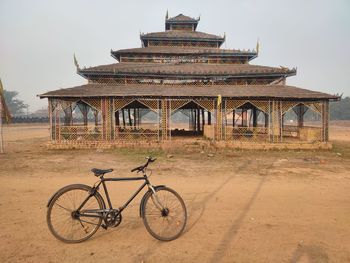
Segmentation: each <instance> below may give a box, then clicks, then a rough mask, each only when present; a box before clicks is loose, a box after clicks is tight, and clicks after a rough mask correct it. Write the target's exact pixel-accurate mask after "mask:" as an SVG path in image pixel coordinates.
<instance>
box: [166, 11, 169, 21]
mask: <svg viewBox="0 0 350 263" xmlns="http://www.w3.org/2000/svg"><path fill="white" fill-rule="evenodd" d="M168 19H169V12H168V9H167V10H166V15H165V20H168Z"/></svg>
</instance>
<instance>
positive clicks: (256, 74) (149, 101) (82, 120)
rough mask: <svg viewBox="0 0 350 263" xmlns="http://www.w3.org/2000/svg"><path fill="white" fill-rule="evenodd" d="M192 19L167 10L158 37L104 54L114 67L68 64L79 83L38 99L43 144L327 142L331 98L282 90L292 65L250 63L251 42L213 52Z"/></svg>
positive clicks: (213, 39)
mask: <svg viewBox="0 0 350 263" xmlns="http://www.w3.org/2000/svg"><path fill="white" fill-rule="evenodd" d="M199 21H200V18H191V17H188V16H185V15H182V14H180V15H178V16H175V17H171V18H169V17H168V14H167V15H166V18H165V31H162V32H153V33H147V34H141V35H140V40H141V47H139V48H131V49H121V50H111V55H112V57H113V58H115V59H116V60H117V63H114V64H110V65H101V66H95V67H89V68H80V67H79V65H78V63H77V61H76V59H75V58H74V60H75V64H76V67H77V73H78V74H79V75H80V76H82V77H83V78H85V79H86V80H87V83H86V84H84V85H81V86H77V87H72V88H65V89H59V90H55V91H50V92H47V93H44V94H41V95H39V96H40V98H48V102H49V116H50V130H51V132H50V136H51V144H52V145H75V146H83V147H86V146H103V145H109V146H110V145H117V144H120V143H125V142H128V143H129V142H142V141H147V142H148V141H153V142H158V143H164V142H166V141H170V140H172V139H175V138H183V137H185V136H186V137H197V138H200V137H203V138H206V139H210V140H212V141H225V142H230V143H232V144H233V145H235V143H240V144H242V143H246V144H251V143H252V144H271V143H285V144H288V145H293V144H295V143H298V144H300V143H301V142H302V143H303V144H305V145H306V144H315V143H317V145H322V144H325V143H326V142H327V141H328V128H329V101H330V100H337V99H339V98H338V97H337V96H333V95H329V94H325V93H321V92H316V91H311V90H306V89H301V88H298V87H293V86H288V85H287V84H286V78H287V77H289V76H294V75H296V69H295V68H293V69H289V68H285V67H269V66H260V65H252V64H250V62H251V60H253V59H254V58H256V57H257V56H258V53H259V43H257V46H256V49H255V50H235V49H222V48H220V47H221V45H222V44H223V43H224V42H225V35H223V36H218V35H213V34H208V33H204V32H200V31H197V26H198V23H199ZM305 116H309V117H308V118H305ZM310 116H311V117H310Z"/></svg>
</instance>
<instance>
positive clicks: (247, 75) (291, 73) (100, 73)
mask: <svg viewBox="0 0 350 263" xmlns="http://www.w3.org/2000/svg"><path fill="white" fill-rule="evenodd" d="M78 74H79V75H80V76H82V77H84V78H86V79H90V77H100V76H109V77H157V78H167V77H181V78H191V79H202V78H203V77H204V78H212V77H215V78H223V79H230V78H231V79H232V78H256V77H276V78H280V77H290V76H295V75H296V71H293V70H291V71H289V72H284V73H281V72H274V73H239V74H203V75H198V74H186V73H173V74H171V73H167V74H162V73H160V74H154V73H137V72H136V73H132V72H123V73H118V72H112V71H102V70H101V71H84V70H80V71H79V72H78Z"/></svg>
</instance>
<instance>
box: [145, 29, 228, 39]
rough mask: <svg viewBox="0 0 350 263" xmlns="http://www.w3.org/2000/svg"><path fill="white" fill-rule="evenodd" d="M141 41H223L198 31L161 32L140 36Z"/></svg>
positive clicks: (219, 37) (215, 36)
mask: <svg viewBox="0 0 350 263" xmlns="http://www.w3.org/2000/svg"><path fill="white" fill-rule="evenodd" d="M141 39H142V40H143V39H168V40H173V39H181V40H208V41H213V40H214V41H224V37H221V36H217V35H213V34H208V33H204V32H198V31H181V30H174V31H162V32H152V33H147V34H141Z"/></svg>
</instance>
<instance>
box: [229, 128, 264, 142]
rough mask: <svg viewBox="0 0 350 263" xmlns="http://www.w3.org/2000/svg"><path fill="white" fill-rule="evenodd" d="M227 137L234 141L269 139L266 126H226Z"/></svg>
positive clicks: (261, 140) (262, 140)
mask: <svg viewBox="0 0 350 263" xmlns="http://www.w3.org/2000/svg"><path fill="white" fill-rule="evenodd" d="M225 139H226V140H233V141H249V142H267V141H268V140H269V134H268V128H266V127H229V126H226V127H225Z"/></svg>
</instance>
